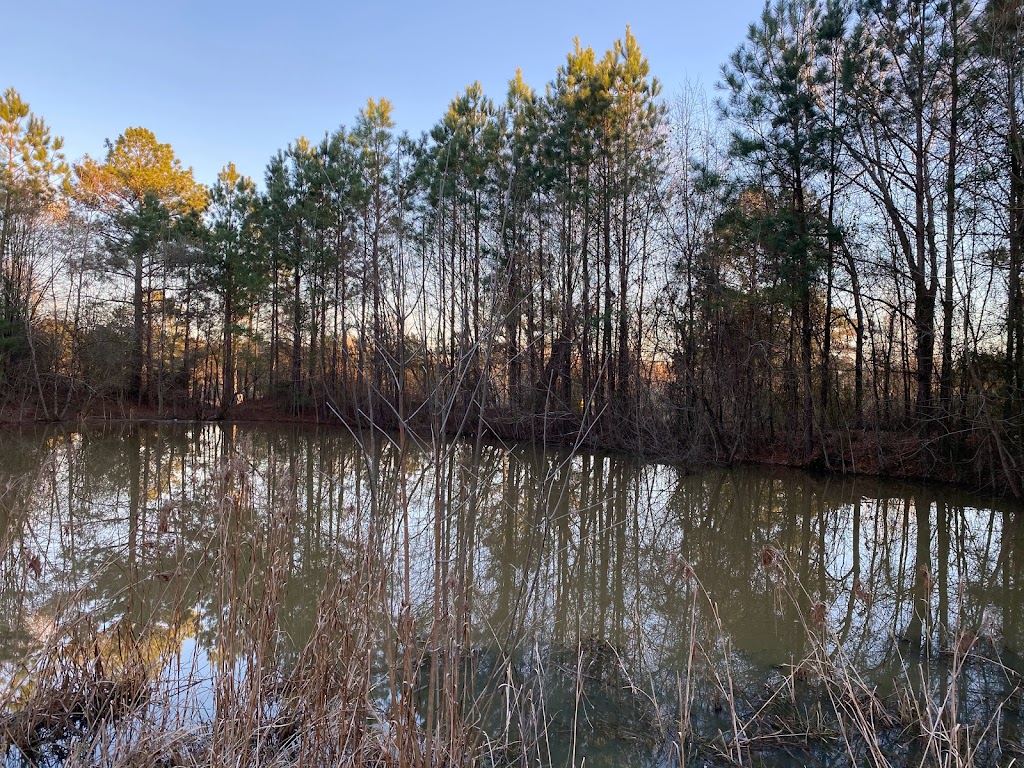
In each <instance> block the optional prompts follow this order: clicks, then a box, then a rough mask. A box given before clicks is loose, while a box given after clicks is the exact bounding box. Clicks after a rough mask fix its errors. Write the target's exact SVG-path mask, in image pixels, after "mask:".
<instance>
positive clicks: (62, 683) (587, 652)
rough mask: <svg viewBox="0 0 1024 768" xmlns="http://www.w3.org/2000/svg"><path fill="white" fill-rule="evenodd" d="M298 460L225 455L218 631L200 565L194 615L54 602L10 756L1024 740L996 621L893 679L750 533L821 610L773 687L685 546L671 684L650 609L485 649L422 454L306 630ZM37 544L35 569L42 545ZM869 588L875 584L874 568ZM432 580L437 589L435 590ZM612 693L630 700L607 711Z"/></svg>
mask: <svg viewBox="0 0 1024 768" xmlns="http://www.w3.org/2000/svg"><path fill="white" fill-rule="evenodd" d="M438 450H440V449H438ZM437 458H438V461H437V465H438V466H439V467H440V466H442V465H443V463H444V462H443V461H441V458H442V457H441V456H438V457H437ZM397 466H399V467H401V466H402V463H401V462H399V463H398V465H397ZM439 471H440V470H439ZM263 480H267V478H263ZM293 480H294V478H292V477H291V476H290V475H289V474H288V472H287V470H286V469H282V470H280V471H278V472H277V474H276V475H275V477H274V478H273V481H274V485H275V486H276V487H277V488H279V489H281V488H284V489H286V491H285V492H283V493H281V492H279V493H278V494H277V495H276V496H275V497H274V501H273V504H271V503H270V499H269V498H268V497H264V496H262V495H261V494H264V493H265V492H266V482H262V483H257V482H254V478H253V476H252V471H251V469H250V466H249V464H248V463H247V462H246V461H244V460H242V459H241V458H238V457H236V458H233V459H230V460H228V461H226V462H225V463H224V465H223V466H222V467H221V468H220V477H219V483H220V486H219V491H218V499H219V502H218V504H217V505H216V508H215V509H213V510H211V529H210V530H211V532H210V551H211V552H212V560H213V562H214V567H213V570H212V573H211V574H210V579H211V582H212V583H211V584H209V585H206V586H205V587H204V588H206V589H207V590H208V594H210V595H212V598H211V599H212V603H211V606H210V609H209V612H208V614H207V615H206V616H205V617H203V620H204V621H205V622H207V625H208V626H207V629H208V630H209V632H208V633H207V636H208V637H209V638H210V640H209V642H208V643H207V644H206V645H205V646H204V649H201V647H200V646H201V644H200V643H199V642H198V640H197V639H196V638H197V636H198V633H199V629H198V627H197V622H198V621H199V618H197V617H196V616H194V615H192V614H191V613H190V611H189V609H188V607H187V606H188V605H189V600H191V597H192V596H193V595H194V592H195V589H196V588H197V583H198V582H197V581H194V579H198V577H195V576H193V575H191V574H184V573H175V574H173V575H171V576H169V577H168V580H169V584H168V590H171V591H172V592H173V594H175V595H176V598H175V599H176V601H177V602H176V603H175V605H174V606H173V610H172V611H171V615H172V616H174V617H176V620H175V621H173V622H166V621H163V622H161V621H157V620H156V619H150V620H146V621H133V620H132V619H131V618H130V616H129V614H127V613H126V615H125V616H124V617H122V618H121V619H120V620H118V621H117V622H115V623H113V624H111V625H108V626H97V624H96V623H95V622H94V621H93V620H91V619H90V618H89V615H88V612H87V610H86V607H87V605H88V593H87V590H86V589H82V590H79V591H78V592H76V593H74V594H72V595H71V596H70V597H69V598H68V599H67V600H66V601H65V603H64V604H63V605H62V606H61V607H59V608H58V609H57V610H55V611H54V612H53V616H52V617H51V619H50V620H49V625H48V626H47V627H46V629H45V631H43V632H41V635H42V636H43V637H45V638H46V641H45V643H44V644H43V646H42V647H41V648H39V649H37V650H36V651H34V652H33V653H32V654H31V656H30V657H29V658H27V659H25V660H24V662H23V664H22V665H21V667H20V669H19V670H18V671H17V673H16V674H13V675H10V676H9V677H8V679H7V680H6V681H5V683H6V685H5V687H4V689H3V690H0V712H2V713H3V714H2V715H0V736H2V738H3V740H4V743H5V744H6V748H7V753H8V759H9V760H13V761H15V762H17V758H19V757H20V759H21V760H22V761H23V762H24V763H25V764H28V765H37V764H40V765H41V764H61V763H63V764H66V765H96V766H100V765H103V766H220V765H234V766H274V765H299V766H327V765H331V766H385V765H386V766H400V767H401V768H405V767H406V766H408V767H409V768H425V767H426V766H431V767H433V766H455V765H459V766H464V765H483V766H492V765H503V766H504V765H509V766H513V765H514V766H523V768H526V767H527V766H539V765H540V766H543V765H552V764H563V762H564V763H566V764H572V765H582V764H583V761H584V751H585V750H584V749H583V743H584V741H585V740H586V738H587V737H588V734H589V736H591V737H594V735H595V734H597V733H598V732H600V736H601V737H602V738H604V739H606V740H617V741H618V742H620V743H634V744H635V745H636V746H637V752H638V753H644V754H646V755H648V756H651V755H653V757H648V758H645V761H646V762H645V764H648V763H650V764H658V765H680V764H685V765H691V764H692V765H707V764H711V765H736V766H756V765H764V764H779V763H782V762H786V761H788V762H789V763H790V764H827V765H834V764H844V763H849V764H857V765H873V766H874V765H877V766H883V765H921V766H941V767H942V768H946V767H947V766H948V767H950V768H961V767H966V766H986V765H991V764H994V762H995V761H998V759H999V758H1000V756H1001V755H1002V753H1003V751H1004V750H1005V749H1007V748H1008V746H1009V745H1008V742H1007V741H1006V737H1005V736H1004V734H1003V733H1002V732H1001V725H1000V724H1001V722H1002V711H1001V710H1002V706H1003V702H1002V701H1000V702H996V703H995V704H994V705H993V706H991V707H990V708H989V709H988V710H987V711H986V712H984V713H982V714H983V717H982V718H981V719H980V720H979V719H978V716H979V713H978V712H976V711H974V712H969V711H967V710H968V709H969V707H965V702H964V689H965V686H966V685H967V682H966V681H967V677H968V676H969V673H970V672H971V671H972V670H976V669H977V668H980V667H984V668H985V669H987V670H989V671H992V672H995V673H998V674H999V675H1002V676H1004V677H1005V680H1006V686H1005V690H1006V691H1007V693H1006V694H1005V697H1004V701H1005V700H1006V699H1009V698H1010V697H1011V696H1013V695H1014V694H1015V692H1016V691H1017V690H1018V689H1019V680H1018V678H1017V676H1016V675H1015V674H1014V673H1013V672H1011V671H1010V670H1009V669H1007V668H1006V667H1005V666H1003V665H1002V664H1001V663H1000V662H999V660H998V657H997V655H996V654H995V652H994V649H995V644H994V643H993V642H991V641H990V640H986V639H985V638H984V637H982V638H980V639H979V638H978V637H975V636H973V635H969V634H967V633H966V632H960V633H957V634H956V635H955V636H954V637H953V638H952V639H951V640H950V642H949V643H948V644H947V646H948V647H947V651H946V652H945V654H944V655H942V656H941V657H940V658H924V659H917V660H912V659H905V660H903V663H902V664H901V669H902V670H903V673H902V676H901V677H900V678H899V679H898V680H897V681H896V686H895V692H894V693H890V694H888V695H885V696H883V695H881V694H879V692H878V690H877V689H876V688H875V686H874V685H873V684H872V683H871V682H870V681H868V680H865V679H864V678H863V677H862V676H861V675H860V674H859V673H858V671H857V669H856V668H855V665H854V664H853V662H852V661H851V660H850V659H849V658H848V657H847V656H846V654H845V653H844V650H843V647H842V644H841V643H840V642H839V641H838V639H837V638H835V637H834V636H833V634H832V632H831V628H830V627H829V618H828V616H829V612H828V606H827V605H826V604H825V603H824V602H823V601H822V600H820V599H819V598H818V597H815V596H812V595H810V594H808V593H807V592H806V591H805V590H804V588H803V587H802V586H801V584H800V582H799V580H798V578H797V574H796V573H795V571H794V569H793V568H792V567H790V565H789V563H788V562H787V560H786V558H785V556H784V554H783V553H782V552H781V550H779V549H776V548H775V547H766V548H765V549H764V550H763V551H762V552H760V553H758V554H757V555H752V556H756V557H759V558H760V561H761V564H762V566H763V567H764V568H765V569H766V572H768V573H770V574H771V578H772V579H773V583H774V585H775V590H776V597H775V599H776V600H777V601H778V602H779V604H780V605H782V604H784V605H788V606H792V607H795V608H796V609H797V611H798V614H799V615H800V616H801V617H802V621H803V635H804V638H805V647H804V649H803V655H802V658H800V659H799V661H796V662H794V663H793V664H792V665H791V666H790V667H788V668H786V669H784V670H781V671H780V672H779V674H777V675H776V676H775V677H774V678H773V680H772V681H771V684H770V685H769V686H768V687H767V688H766V689H765V690H756V691H751V690H743V689H742V686H741V685H740V684H739V683H738V682H737V675H736V665H737V662H738V659H737V655H736V654H735V652H734V651H733V650H732V648H731V641H730V636H729V633H728V631H727V630H726V629H725V627H724V626H723V622H722V618H721V616H720V615H719V610H718V606H717V604H716V602H715V599H714V595H712V594H710V593H709V592H708V591H707V590H706V589H705V587H704V585H703V583H702V581H701V579H700V574H699V573H696V572H695V570H694V569H693V568H692V567H691V566H690V565H689V564H688V563H686V562H685V561H682V560H680V559H678V558H675V559H670V560H669V562H668V563H667V564H666V566H665V567H666V568H667V569H670V570H671V571H672V572H673V573H674V575H675V577H676V579H677V583H678V585H679V588H680V589H683V590H686V594H687V596H688V598H689V599H688V613H687V615H686V617H685V620H684V621H683V622H682V625H684V626H685V628H686V638H685V644H686V647H687V649H688V651H687V657H686V663H685V668H684V669H681V670H679V672H678V675H677V677H676V678H675V680H674V684H672V683H670V684H669V685H665V681H663V680H661V679H659V678H658V677H657V676H658V674H659V673H658V671H657V670H655V669H654V668H653V667H652V666H651V665H649V664H647V663H646V662H645V659H646V658H648V656H649V654H647V653H645V643H647V642H649V641H648V640H647V639H646V638H645V637H643V635H642V633H639V632H638V635H637V637H636V638H634V642H633V643H632V646H631V648H630V649H625V648H623V647H620V646H618V645H615V644H612V643H610V642H609V641H607V640H606V639H604V638H601V637H583V636H581V637H580V638H579V640H578V642H577V643H576V646H575V648H568V649H553V648H548V647H543V646H542V645H541V644H539V643H536V642H531V641H530V639H529V637H528V636H527V635H525V634H517V632H516V631H515V630H513V631H512V632H511V635H510V636H511V637H512V641H511V643H510V644H509V645H506V646H505V647H504V648H503V649H502V650H501V651H498V652H496V653H492V652H490V651H489V650H482V649H481V648H480V647H479V646H474V645H473V642H472V636H473V633H472V632H471V629H472V627H471V624H472V622H473V609H472V584H471V583H470V581H469V580H468V577H467V574H471V573H472V571H471V569H465V568H464V569H463V570H461V571H460V570H459V569H458V568H454V566H453V568H452V569H451V570H448V571H444V570H442V569H441V568H440V567H439V566H438V565H437V563H435V566H436V567H435V568H434V572H433V576H432V581H431V583H429V584H428V585H427V591H428V593H429V594H428V595H426V596H425V597H426V599H425V600H423V598H424V596H423V595H417V596H416V599H415V600H414V596H413V590H412V587H411V586H410V583H411V579H410V572H411V569H412V566H411V562H410V558H411V555H410V548H409V537H410V536H411V533H410V525H409V510H408V498H409V490H408V488H407V487H405V486H404V484H405V483H407V482H409V481H408V478H407V477H406V474H405V472H404V471H402V472H398V473H397V474H395V475H393V476H392V475H388V476H386V477H385V476H383V475H381V476H379V477H376V480H378V481H379V482H377V483H376V486H375V488H374V492H373V494H370V495H369V496H367V499H368V501H367V502H366V504H367V506H366V507H365V508H364V507H363V506H362V503H363V502H362V501H361V502H360V504H359V505H356V506H354V507H353V508H352V509H351V510H350V512H349V517H350V519H349V521H348V523H349V526H348V528H347V529H346V531H345V532H344V539H345V543H344V546H339V548H338V550H337V551H336V552H335V553H334V554H333V556H332V558H333V559H332V560H331V567H330V568H328V569H327V570H326V571H325V573H324V574H323V578H322V583H321V587H320V591H319V594H318V595H317V596H316V597H315V609H314V610H313V621H312V629H311V631H310V632H309V633H308V636H306V637H303V638H297V637H295V636H293V634H291V628H290V627H288V626H287V623H286V622H285V621H284V620H283V619H282V605H283V602H284V600H285V595H286V592H287V590H288V587H289V581H290V579H291V578H292V575H293V571H294V568H295V567H296V561H295V557H294V538H295V536H296V519H295V518H296V514H297V510H298V504H297V503H296V501H295V499H294V491H289V490H287V489H290V488H293V487H294V483H293ZM289 494H292V495H289ZM433 514H434V516H435V519H434V523H435V524H436V525H437V526H438V530H440V528H441V527H442V526H444V525H447V524H449V521H447V519H446V518H445V509H444V507H443V505H442V504H441V503H440V502H439V503H438V505H437V507H436V508H435V510H434V512H433ZM171 518H172V516H171V515H170V514H163V513H161V515H160V516H159V517H158V521H157V523H156V527H157V531H158V533H160V534H162V535H173V530H171V529H173V525H174V523H173V521H172V519H171ZM383 521H386V522H383ZM471 539H472V536H471V535H468V534H467V533H466V532H465V531H463V532H462V533H461V534H460V536H456V537H454V539H453V540H455V541H456V542H457V544H456V545H455V547H454V549H453V550H452V551H451V552H446V553H444V558H445V560H446V562H450V563H459V562H463V561H464V560H465V558H466V556H467V553H466V551H464V547H465V546H468V545H466V544H465V542H467V541H471ZM437 559H438V561H440V560H441V559H442V558H441V554H440V553H438V557H437ZM21 567H22V568H23V570H24V572H25V574H26V578H28V576H27V574H29V573H30V572H31V571H32V564H31V561H30V560H28V561H25V562H22V564H21ZM126 589H129V590H130V588H129V587H126ZM853 589H854V593H855V594H856V597H857V599H858V600H860V601H861V602H863V603H864V604H866V605H870V600H871V597H870V595H869V594H867V593H865V591H864V589H863V587H862V586H861V585H859V582H858V583H856V584H855V585H854V587H853ZM858 590H859V592H858ZM311 597H312V596H311ZM414 602H415V603H416V604H417V605H419V604H420V603H423V604H424V605H426V606H427V607H426V609H425V610H424V611H423V612H422V613H417V612H416V611H415V610H414ZM640 619H641V617H637V621H636V622H635V625H636V626H637V627H640V626H642V625H643V622H642V621H641V620H640ZM190 639H195V642H192V643H189V642H187V641H189V640H190ZM896 647H898V646H896ZM187 648H190V649H191V650H186V649H187ZM673 689H674V690H673ZM599 699H600V700H607V701H611V702H612V703H614V704H615V705H616V706H619V707H620V708H621V709H622V710H624V711H627V712H629V713H630V716H629V717H628V718H626V719H625V720H624V721H621V722H619V723H618V724H614V725H613V724H611V723H610V721H607V720H604V721H603V720H601V718H600V716H599V713H598V707H597V706H596V705H595V704H594V702H595V701H597V700H599ZM594 740H600V739H597V738H596V737H594ZM588 764H589V761H588Z"/></svg>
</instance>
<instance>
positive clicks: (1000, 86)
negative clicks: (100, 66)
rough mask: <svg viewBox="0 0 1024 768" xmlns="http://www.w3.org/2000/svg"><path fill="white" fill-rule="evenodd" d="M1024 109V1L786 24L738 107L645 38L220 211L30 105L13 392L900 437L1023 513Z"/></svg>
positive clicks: (242, 181)
mask: <svg viewBox="0 0 1024 768" xmlns="http://www.w3.org/2000/svg"><path fill="white" fill-rule="evenodd" d="M1022 92H1024V3H1022V2H1021V0H988V2H980V0H979V2H971V1H970V0H941V1H936V0H823V1H822V2H818V1H817V0H777V1H776V2H772V3H771V4H769V5H768V6H766V8H765V10H764V13H763V14H762V16H761V17H760V18H759V19H758V20H756V21H755V22H754V23H753V24H752V25H751V26H750V30H749V34H748V35H747V38H746V40H745V41H744V42H743V43H742V44H741V45H740V46H739V47H738V48H737V50H736V52H735V53H734V54H733V55H732V57H731V58H730V60H729V61H728V62H727V63H726V64H725V65H724V66H723V68H722V81H721V83H720V85H719V90H718V95H717V101H715V102H714V103H711V102H710V101H709V100H708V99H707V98H706V97H705V96H704V94H703V93H702V92H701V91H700V90H699V89H696V88H693V87H690V88H687V89H685V90H683V91H682V92H681V93H678V94H676V95H674V96H673V97H670V98H666V97H665V96H664V95H663V94H662V89H661V85H660V84H659V82H658V81H657V80H656V79H655V78H654V77H652V75H651V73H650V71H649V65H648V62H647V59H646V58H645V57H644V55H643V53H642V52H641V50H640V47H639V45H638V43H637V41H636V39H635V38H634V36H633V35H632V33H631V32H630V30H629V29H628V28H627V30H626V33H625V36H624V37H623V38H622V39H621V40H618V41H616V42H615V43H614V45H613V46H612V47H611V48H610V49H609V50H608V51H606V52H605V53H604V54H602V55H599V54H598V53H596V52H595V51H594V50H593V49H591V48H589V47H583V46H582V45H581V44H580V43H579V42H578V41H577V42H576V44H575V46H574V48H573V50H572V51H570V52H569V54H568V55H567V57H566V60H565V63H564V64H563V65H562V66H561V67H560V68H559V69H558V71H557V72H556V73H555V76H554V79H553V80H552V81H551V82H550V83H548V84H547V86H546V87H545V89H544V90H543V92H542V93H540V92H537V91H535V90H534V89H532V88H531V87H530V86H529V85H527V84H526V83H525V82H524V81H523V79H522V77H521V75H520V74H518V73H517V74H516V76H515V77H514V78H513V79H512V81H511V82H510V83H509V87H508V91H507V93H506V94H505V96H504V98H502V99H501V100H494V99H492V98H490V97H488V96H487V95H485V94H484V92H483V89H482V88H481V86H480V85H479V84H473V85H471V86H469V87H467V88H466V89H465V90H464V91H463V92H462V93H461V94H459V95H458V96H457V97H456V98H455V99H454V100H453V101H452V102H451V104H450V105H449V106H448V109H447V111H446V112H445V113H444V115H443V116H442V117H441V119H440V120H438V122H437V123H436V125H435V126H434V127H433V128H432V129H431V130H430V131H429V133H428V134H425V135H423V136H421V137H419V138H413V137H410V136H408V135H407V134H403V133H398V132H397V131H396V129H395V126H394V123H393V121H392V116H391V104H390V103H389V102H388V101H387V100H386V99H380V100H373V99H371V100H370V101H368V102H367V104H366V106H365V107H364V108H363V109H362V110H360V112H359V114H358V116H357V117H356V120H355V123H354V125H353V126H352V127H351V128H345V127H342V128H339V129H337V130H335V131H333V132H331V133H328V134H326V135H325V136H324V137H323V138H321V139H320V140H319V141H311V140H307V139H304V138H300V139H297V140H295V141H294V142H293V143H292V144H290V145H289V146H288V147H286V148H285V149H283V150H280V151H278V152H277V153H276V154H275V155H274V156H273V157H272V158H271V159H270V162H269V163H268V165H267V168H266V171H265V173H264V177H263V183H262V186H258V185H257V184H256V183H254V182H253V181H252V180H251V179H250V178H248V177H245V176H243V175H242V174H241V173H240V172H239V171H238V170H237V169H236V168H235V166H234V165H233V164H229V165H227V166H226V167H225V168H224V169H223V170H222V171H221V173H220V175H219V176H218V178H217V180H216V182H215V183H214V184H213V185H212V186H210V187H209V188H206V187H203V186H201V185H200V184H198V183H197V182H196V181H195V180H194V178H193V175H192V172H191V170H190V169H186V168H185V167H184V166H183V165H182V163H181V161H180V160H179V159H178V158H177V157H176V156H175V154H174V152H173V150H172V148H171V147H170V146H169V145H166V144H161V143H159V142H158V141H157V139H156V138H155V137H154V135H153V134H152V133H151V132H150V131H148V130H146V129H143V128H129V129H127V130H126V131H125V132H124V134H122V135H121V136H119V137H117V139H116V140H114V141H112V142H108V146H107V151H106V155H105V157H104V158H103V159H102V160H99V159H93V158H91V157H86V158H84V159H83V160H81V161H80V162H79V163H77V164H74V165H69V163H68V162H67V161H66V160H65V158H64V156H63V152H62V146H61V140H60V139H57V138H55V137H53V136H52V135H51V133H50V129H49V128H48V127H47V126H46V124H45V123H44V122H43V121H42V120H41V119H40V118H38V117H37V116H35V115H34V114H33V113H32V112H31V111H30V110H29V107H28V105H27V104H26V103H25V102H24V101H23V100H22V99H21V97H20V96H19V95H18V93H16V92H15V91H14V90H13V89H9V90H8V91H7V92H6V93H5V94H4V96H3V99H2V103H0V150H2V157H0V195H2V199H0V205H2V209H0V216H2V218H0V225H2V228H0V268H2V291H0V401H2V405H3V407H4V408H5V409H6V411H7V412H8V413H30V414H33V415H36V416H39V417H41V418H48V419H55V418H65V417H67V416H69V415H72V414H74V413H77V412H79V410H80V409H82V408H83V407H86V406H95V405H96V404H98V403H105V404H108V405H110V407H114V406H115V405H116V407H119V408H124V407H128V406H131V407H143V408H148V409H155V410H156V411H157V412H160V413H166V414H178V415H193V416H204V417H224V416H228V417H230V416H231V415H232V414H238V413H246V412H250V413H251V412H252V411H251V410H248V411H247V409H252V408H254V407H256V406H257V405H258V406H259V407H269V408H273V409H283V410H288V411H290V412H293V413H296V414H298V413H303V414H309V415H316V416H318V417H324V418H341V419H344V420H346V421H350V422H352V423H363V424H369V423H372V424H375V425H379V426H383V427H393V426H397V425H398V424H406V423H410V424H419V425H424V426H426V425H432V426H434V427H436V428H440V429H443V430H445V431H448V432H467V431H478V432H479V431H487V432H492V433H494V434H497V435H500V436H506V437H516V438H534V439H559V440H580V441H583V442H587V443H591V444H594V445H603V446H610V447H617V448H626V449H633V450H644V451H655V452H664V453H672V454H676V455H679V454H686V453H689V454H690V455H692V456H703V457H714V458H717V459H726V460H733V459H742V458H756V457H761V456H765V455H768V454H769V453H771V452H777V451H780V450H781V451H783V452H784V453H785V455H786V456H788V457H790V458H791V459H792V460H793V461H796V462H807V461H812V460H819V461H824V462H826V463H829V464H837V463H838V462H843V463H844V466H846V464H845V462H846V461H847V460H848V459H849V460H855V459H856V456H857V452H858V448H857V445H859V444H860V443H863V442H864V436H865V435H870V436H872V438H871V439H872V440H873V441H874V442H873V443H871V444H872V445H876V446H879V450H882V449H883V448H884V447H885V446H886V445H888V444H887V443H885V442H884V441H883V439H882V436H885V435H890V436H891V435H895V434H899V435H902V436H904V437H913V439H914V448H913V453H914V456H915V460H917V461H921V462H923V463H925V464H927V463H934V464H935V465H936V466H938V465H943V466H949V465H958V466H969V467H970V470H971V472H972V473H973V474H972V475H971V476H972V478H973V479H975V480H979V481H989V482H992V483H994V484H996V485H1000V486H1001V487H1004V488H1008V489H1010V490H1011V491H1013V492H1015V493H1017V494H1020V493H1021V483H1022V477H1024V475H1022V471H1024V304H1022V300H1024V294H1022V286H1021V273H1022V259H1024V254H1022V243H1024V136H1022V132H1021V112H1022V109H1024V95H1022ZM111 404H112V405H111ZM104 407H107V406H104ZM869 442H870V441H869ZM846 468H851V467H849V466H846ZM854 468H855V467H854Z"/></svg>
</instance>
